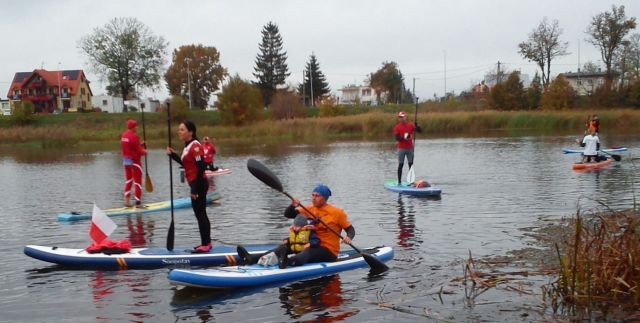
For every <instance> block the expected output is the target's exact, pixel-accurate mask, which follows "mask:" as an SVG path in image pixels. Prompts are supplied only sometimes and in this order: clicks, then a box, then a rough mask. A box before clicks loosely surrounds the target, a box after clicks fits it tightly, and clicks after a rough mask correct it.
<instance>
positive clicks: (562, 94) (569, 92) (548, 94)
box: [540, 75, 576, 110]
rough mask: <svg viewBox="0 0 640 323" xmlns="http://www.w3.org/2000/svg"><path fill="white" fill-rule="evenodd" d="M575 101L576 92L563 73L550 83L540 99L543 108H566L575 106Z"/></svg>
mask: <svg viewBox="0 0 640 323" xmlns="http://www.w3.org/2000/svg"><path fill="white" fill-rule="evenodd" d="M575 103H576V92H575V90H574V89H573V88H572V87H571V85H570V84H569V82H568V81H567V79H565V78H564V76H562V75H559V76H558V77H556V79H555V80H553V82H551V84H549V87H547V90H546V91H544V92H543V93H542V98H541V99H540V105H541V107H542V109H543V110H566V109H570V108H573V107H575Z"/></svg>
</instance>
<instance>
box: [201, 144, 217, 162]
mask: <svg viewBox="0 0 640 323" xmlns="http://www.w3.org/2000/svg"><path fill="white" fill-rule="evenodd" d="M202 150H203V151H204V162H205V163H206V164H213V159H214V157H215V155H216V146H214V145H213V144H212V143H210V142H208V143H206V144H203V145H202Z"/></svg>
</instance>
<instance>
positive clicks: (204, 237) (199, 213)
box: [191, 183, 211, 246]
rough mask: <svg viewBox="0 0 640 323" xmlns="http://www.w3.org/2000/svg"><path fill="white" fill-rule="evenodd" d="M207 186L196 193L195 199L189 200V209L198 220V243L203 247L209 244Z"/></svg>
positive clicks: (209, 226)
mask: <svg viewBox="0 0 640 323" xmlns="http://www.w3.org/2000/svg"><path fill="white" fill-rule="evenodd" d="M208 188H209V185H208V183H207V185H206V186H205V187H204V190H203V191H201V192H198V198H197V199H195V200H194V199H193V198H192V199H191V207H192V208H193V213H194V214H195V216H196V219H197V220H198V230H200V243H201V244H202V245H203V246H206V245H208V244H209V243H211V222H209V217H208V216H207V190H208Z"/></svg>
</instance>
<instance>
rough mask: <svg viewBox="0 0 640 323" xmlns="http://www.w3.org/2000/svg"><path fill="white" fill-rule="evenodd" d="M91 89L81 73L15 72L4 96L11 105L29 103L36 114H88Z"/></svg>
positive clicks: (70, 71) (42, 70) (76, 71)
mask: <svg viewBox="0 0 640 323" xmlns="http://www.w3.org/2000/svg"><path fill="white" fill-rule="evenodd" d="M92 95H93V94H92V93H91V87H90V86H89V81H88V80H87V78H86V77H85V75H84V72H83V71H82V70H66V71H47V70H44V69H39V70H34V71H33V72H18V73H16V74H15V75H14V77H13V81H12V82H11V86H10V87H9V92H8V93H7V97H8V98H9V103H10V105H11V108H12V109H13V106H14V103H15V102H31V103H32V104H33V106H34V111H35V112H36V113H53V112H54V111H55V110H59V111H62V112H78V111H91V109H92V106H91V96H92Z"/></svg>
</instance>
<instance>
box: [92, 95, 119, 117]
mask: <svg viewBox="0 0 640 323" xmlns="http://www.w3.org/2000/svg"><path fill="white" fill-rule="evenodd" d="M91 105H92V106H93V107H94V108H100V109H101V110H102V111H107V112H109V113H121V112H122V108H123V106H124V101H123V100H122V98H121V97H117V96H110V95H107V94H100V95H94V96H93V97H92V98H91Z"/></svg>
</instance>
